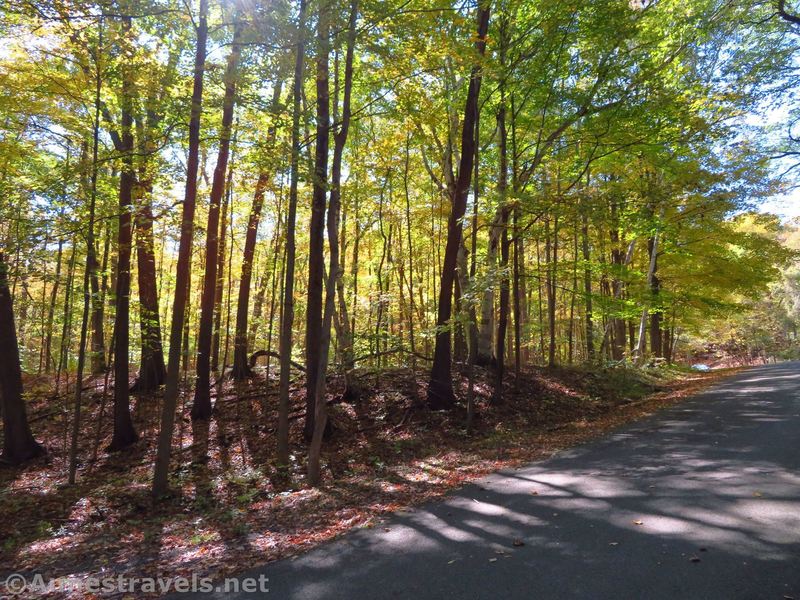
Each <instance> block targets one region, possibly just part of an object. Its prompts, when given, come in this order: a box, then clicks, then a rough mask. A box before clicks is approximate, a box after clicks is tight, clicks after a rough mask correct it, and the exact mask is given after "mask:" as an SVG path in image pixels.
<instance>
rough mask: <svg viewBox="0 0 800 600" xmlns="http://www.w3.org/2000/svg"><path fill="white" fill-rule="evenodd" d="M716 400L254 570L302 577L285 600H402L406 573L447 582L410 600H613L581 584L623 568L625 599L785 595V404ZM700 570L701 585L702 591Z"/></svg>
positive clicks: (789, 504) (790, 528) (796, 507)
mask: <svg viewBox="0 0 800 600" xmlns="http://www.w3.org/2000/svg"><path fill="white" fill-rule="evenodd" d="M773 369H776V370H778V369H784V370H786V369H791V371H792V372H794V371H795V370H796V365H792V366H784V367H778V368H776V367H773ZM751 375H752V374H751ZM794 379H795V377H794V375H792V376H787V377H786V379H785V381H786V382H787V383H786V385H789V383H788V382H790V381H791V382H792V385H796V383H795V382H794ZM726 388H730V389H731V390H736V391H735V392H731V391H729V392H727V393H725V394H720V391H719V389H716V390H711V391H710V392H708V393H706V394H703V395H702V396H701V397H699V398H697V399H695V400H691V401H689V402H688V403H687V404H685V405H683V406H677V407H673V408H671V409H668V410H666V411H664V412H662V413H660V414H656V415H654V416H652V417H649V418H646V419H644V420H642V421H640V422H637V423H634V424H632V425H630V426H628V427H627V428H626V429H625V430H622V431H618V432H616V433H615V434H614V435H612V436H609V437H608V438H606V439H602V440H598V441H596V442H594V443H591V444H588V445H585V446H581V447H577V448H573V449H571V450H568V451H565V452H562V453H560V454H559V455H557V456H556V457H554V458H552V459H550V460H548V461H545V462H542V463H534V464H532V465H530V466H528V467H524V468H520V469H513V470H506V471H501V472H498V473H496V474H494V475H490V476H488V477H486V478H484V479H483V480H481V481H480V482H479V483H478V484H474V485H469V486H467V487H466V488H464V489H463V490H462V491H461V492H459V493H458V494H457V495H454V496H453V497H452V498H450V499H449V500H447V501H445V502H443V503H440V504H431V505H428V506H427V507H426V508H425V509H424V510H419V511H409V512H407V513H404V514H403V515H401V516H395V517H392V518H390V519H388V520H387V521H386V522H385V523H379V524H378V525H377V526H376V527H375V528H374V529H369V530H367V529H365V530H361V531H359V532H356V533H354V534H353V535H351V536H347V538H345V540H343V541H342V543H341V544H340V545H338V546H337V549H338V550H339V551H340V552H338V553H337V551H336V550H334V549H330V548H329V549H326V550H325V551H324V552H323V553H321V554H320V557H319V558H318V557H317V556H316V553H314V552H312V553H310V554H309V555H306V556H303V557H300V558H298V559H297V560H295V561H291V562H288V563H279V564H277V565H275V566H274V567H267V572H268V573H271V575H272V577H274V580H278V581H286V582H288V581H291V580H292V579H293V578H295V577H297V576H300V574H301V573H302V577H304V578H305V577H307V576H308V575H309V574H311V576H312V578H313V579H314V581H311V582H306V583H304V584H303V585H301V586H293V585H289V584H286V585H284V583H279V584H278V590H280V591H284V592H286V593H285V596H286V597H288V598H310V597H314V598H330V597H346V596H350V595H357V594H356V590H357V589H358V587H357V586H358V582H359V581H361V580H363V577H365V576H370V577H373V578H378V579H380V580H381V581H383V582H384V585H385V587H384V588H382V589H381V595H387V596H391V595H392V593H395V594H400V595H403V594H405V593H408V592H409V590H412V589H417V588H415V586H414V585H413V583H408V582H407V581H405V582H404V581H394V580H392V579H391V578H390V576H389V573H391V572H396V573H399V572H403V570H405V569H413V570H414V573H415V578H416V579H415V580H419V581H423V580H425V581H428V582H430V581H432V580H436V577H437V575H438V574H445V575H447V576H448V578H449V580H450V583H446V582H442V583H441V588H434V589H427V588H426V589H425V590H424V591H422V592H420V593H421V595H422V597H441V596H442V594H444V593H445V592H444V591H443V590H448V589H450V587H448V586H451V587H453V589H458V590H461V593H462V594H463V593H464V590H470V589H473V588H472V586H473V585H483V586H486V585H487V584H486V581H487V580H488V581H491V582H493V583H492V584H491V586H493V587H491V586H490V589H493V590H496V592H497V594H498V596H506V597H508V596H515V595H516V596H518V597H530V594H531V593H534V592H536V591H537V590H538V592H536V597H540V596H541V597H547V598H549V597H557V596H556V595H554V594H552V593H551V592H552V590H549V589H544V588H541V587H540V582H541V581H542V580H549V581H559V582H569V583H562V584H561V585H566V586H567V588H564V589H563V590H562V593H566V595H567V596H568V597H572V596H574V595H578V594H577V592H576V590H582V591H581V593H580V594H579V595H580V596H581V597H619V596H615V594H614V593H613V592H612V591H611V590H615V589H617V588H616V587H615V585H616V584H615V583H614V581H613V580H610V581H605V580H604V581H603V582H600V583H597V582H596V580H594V579H592V573H595V572H596V570H597V569H600V568H602V569H606V570H608V569H610V570H611V572H613V571H619V572H624V573H625V578H626V580H627V581H629V582H634V583H632V584H631V585H632V588H631V589H639V590H642V589H651V586H652V589H659V590H675V591H674V594H672V595H671V596H669V597H696V598H700V597H704V598H717V597H719V598H729V597H736V596H737V594H738V595H739V596H740V594H739V591H738V590H740V587H738V586H739V585H740V583H737V582H740V581H741V578H742V577H743V574H744V573H747V575H746V577H747V579H748V582H750V583H748V585H753V586H756V587H757V586H758V585H760V584H759V583H758V582H759V581H761V582H767V581H769V582H771V583H772V584H775V585H780V586H781V587H780V589H785V590H791V589H796V587H793V586H797V585H800V580H798V574H797V571H796V569H795V567H796V560H797V557H798V556H800V475H798V470H799V468H800V457H798V455H797V453H786V452H780V451H779V447H783V448H784V449H785V448H786V441H787V437H786V436H789V437H790V438H791V439H794V437H795V436H796V420H793V416H794V415H796V413H797V399H796V396H794V398H795V399H794V400H786V398H785V396H784V397H781V398H778V397H777V396H776V391H775V390H773V388H772V387H769V386H760V388H759V390H758V391H757V392H754V391H753V388H751V387H741V386H738V385H736V384H735V382H734V384H729V385H727V386H726ZM753 393H757V394H759V395H758V397H756V398H753V396H752V394H753ZM756 402H757V403H758V404H759V408H758V410H754V408H753V406H751V404H753V403H756ZM789 425H791V427H788V426H789ZM384 526H385V528H384ZM343 548H346V549H347V550H346V551H344V552H343V553H342V552H341V550H342V549H343ZM354 548H360V549H363V550H366V551H367V553H368V555H369V556H370V559H369V560H367V561H364V560H359V559H358V558H357V557H358V556H362V555H359V554H356V553H355V552H351V550H352V549H354ZM631 548H632V549H633V550H632V552H633V553H634V554H631ZM363 556H366V555H363ZM629 563H630V564H637V565H638V567H639V569H638V570H631V569H629V568H628V564H629ZM697 563H700V565H699V566H695V565H696V564H697ZM706 563H709V564H710V565H712V566H711V567H706V566H705V565H706ZM320 565H324V568H320ZM666 565H670V566H671V567H670V568H669V569H665V568H664V566H666ZM709 568H713V569H714V572H715V574H716V576H715V578H714V584H713V585H714V586H715V587H713V588H709V587H705V586H709V585H711V583H710V580H709V579H708V578H707V577H706V576H705V575H704V573H707V572H708V571H707V569H709ZM704 569H705V570H704ZM317 578H319V579H317ZM454 578H455V581H456V583H452V582H453V581H454ZM676 578H679V579H676ZM325 581H327V582H328V583H329V585H333V583H332V582H333V581H336V584H335V588H334V587H328V588H326V587H325V585H324V582H325ZM590 581H591V582H594V583H597V586H599V587H596V586H595V587H594V588H593V587H592V585H591V584H590V583H589V582H590ZM479 582H480V583H479ZM676 586H677V587H676ZM687 586H688V587H687ZM600 588H602V589H605V590H607V591H606V593H603V592H601V591H600ZM484 589H485V587H484ZM688 589H691V590H693V592H692V593H691V594H689V595H688V596H687V594H686V590H688ZM400 590H402V593H401V592H400ZM437 590H438V591H437ZM566 590H573V592H575V594H573V593H572V592H567V591H566ZM678 590H684V591H683V592H681V591H678ZM700 590H704V591H700ZM540 592H541V593H540ZM664 597H668V596H664Z"/></svg>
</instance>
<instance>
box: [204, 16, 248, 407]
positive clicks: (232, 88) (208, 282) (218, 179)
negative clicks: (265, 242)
mask: <svg viewBox="0 0 800 600" xmlns="http://www.w3.org/2000/svg"><path fill="white" fill-rule="evenodd" d="M236 18H238V16H237V17H236ZM241 34H242V23H241V21H237V22H236V24H235V25H234V32H233V45H232V46H231V53H230V54H229V55H228V66H227V68H226V71H225V98H224V99H223V104H222V127H221V129H220V141H219V153H218V154H217V166H216V167H215V168H214V177H213V179H212V182H211V198H210V199H209V207H208V224H207V226H206V235H207V239H206V265H205V276H204V278H203V295H202V299H201V301H200V329H199V332H198V336H197V366H196V369H197V383H196V386H195V391H194V404H193V405H192V419H208V418H210V417H211V337H212V335H213V330H214V305H215V301H214V296H215V293H216V291H217V260H218V258H219V257H218V253H219V209H220V204H221V203H222V195H223V194H224V192H225V175H226V174H227V172H228V156H229V153H230V144H231V125H232V124H233V109H234V102H235V99H236V81H237V69H238V66H239V56H240V55H241V44H240V39H241ZM263 194H264V190H263V187H262V189H261V196H262V199H263ZM250 262H252V256H251V257H250ZM246 269H249V265H248V266H247V267H246ZM247 277H248V287H249V277H250V274H249V272H248V274H247ZM246 341H247V340H246V337H245V342H246Z"/></svg>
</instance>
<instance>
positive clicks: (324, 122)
mask: <svg viewBox="0 0 800 600" xmlns="http://www.w3.org/2000/svg"><path fill="white" fill-rule="evenodd" d="M329 13H330V6H329V4H328V2H327V0H323V1H322V2H321V3H320V5H319V17H318V18H317V59H316V62H317V76H316V87H317V116H316V121H317V136H316V137H317V143H316V151H315V155H314V180H313V193H312V199H311V223H310V225H309V232H308V236H309V239H308V300H307V302H306V419H305V426H304V427H303V435H304V437H305V439H306V440H307V441H311V438H312V436H313V434H314V419H315V413H316V410H315V402H314V398H315V395H316V387H317V373H318V369H319V367H320V362H321V360H320V359H321V354H322V353H321V345H322V283H323V282H322V279H323V274H324V268H325V265H324V255H323V250H324V233H325V205H326V198H327V183H328V138H329V134H330V124H329V120H330V101H329V90H328V54H329V53H330V14H329ZM323 376H324V374H323Z"/></svg>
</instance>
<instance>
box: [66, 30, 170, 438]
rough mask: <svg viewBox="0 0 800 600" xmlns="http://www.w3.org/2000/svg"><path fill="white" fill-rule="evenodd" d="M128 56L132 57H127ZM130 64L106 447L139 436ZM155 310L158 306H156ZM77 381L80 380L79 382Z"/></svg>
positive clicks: (124, 105)
mask: <svg viewBox="0 0 800 600" xmlns="http://www.w3.org/2000/svg"><path fill="white" fill-rule="evenodd" d="M131 23H132V19H131V17H127V16H126V17H123V21H122V27H123V31H125V32H127V31H130V28H131ZM127 58H131V57H127ZM131 69H132V67H131V66H130V65H125V66H123V67H122V98H121V109H122V118H121V129H122V131H121V133H122V135H121V140H122V148H121V150H122V152H123V153H124V154H123V156H122V171H121V172H120V178H119V230H118V233H117V255H118V258H117V289H116V298H115V302H116V310H115V313H114V330H115V335H114V433H113V435H112V437H111V444H110V445H109V447H108V449H109V450H122V449H123V448H126V447H128V446H130V445H131V444H133V443H134V442H135V441H136V440H137V439H139V436H138V435H137V434H136V431H135V430H134V428H133V421H132V420H131V410H130V396H129V385H130V384H129V381H128V379H129V358H128V357H129V341H130V294H131V242H132V239H133V238H132V233H133V231H132V221H131V213H132V212H133V186H134V183H135V176H134V171H133V114H132V104H133V97H132V94H133V93H134V90H133V82H132V75H133V73H132V72H131ZM156 310H158V309H157V308H156ZM79 385H80V384H79Z"/></svg>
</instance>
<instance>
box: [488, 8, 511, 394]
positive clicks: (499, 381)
mask: <svg viewBox="0 0 800 600" xmlns="http://www.w3.org/2000/svg"><path fill="white" fill-rule="evenodd" d="M500 31H501V33H500V38H501V39H500V63H501V65H502V64H504V63H505V20H503V21H502V26H501V27H500ZM502 76H503V75H502V74H501V77H502ZM497 133H498V139H499V154H500V161H499V172H498V174H497V195H498V196H499V202H500V215H501V216H500V227H501V228H502V230H501V233H500V315H499V318H498V319H497V349H496V352H495V355H494V360H495V382H494V394H493V395H492V403H493V404H500V403H501V402H502V401H503V376H504V375H505V365H506V362H505V361H506V356H505V355H506V329H507V327H508V313H509V301H510V289H509V287H510V286H509V273H508V259H509V254H510V251H511V241H510V240H509V236H508V221H509V214H510V212H511V207H510V206H509V204H508V197H507V194H508V131H507V129H506V95H505V80H502V81H501V82H500V108H499V109H498V111H497Z"/></svg>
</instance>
